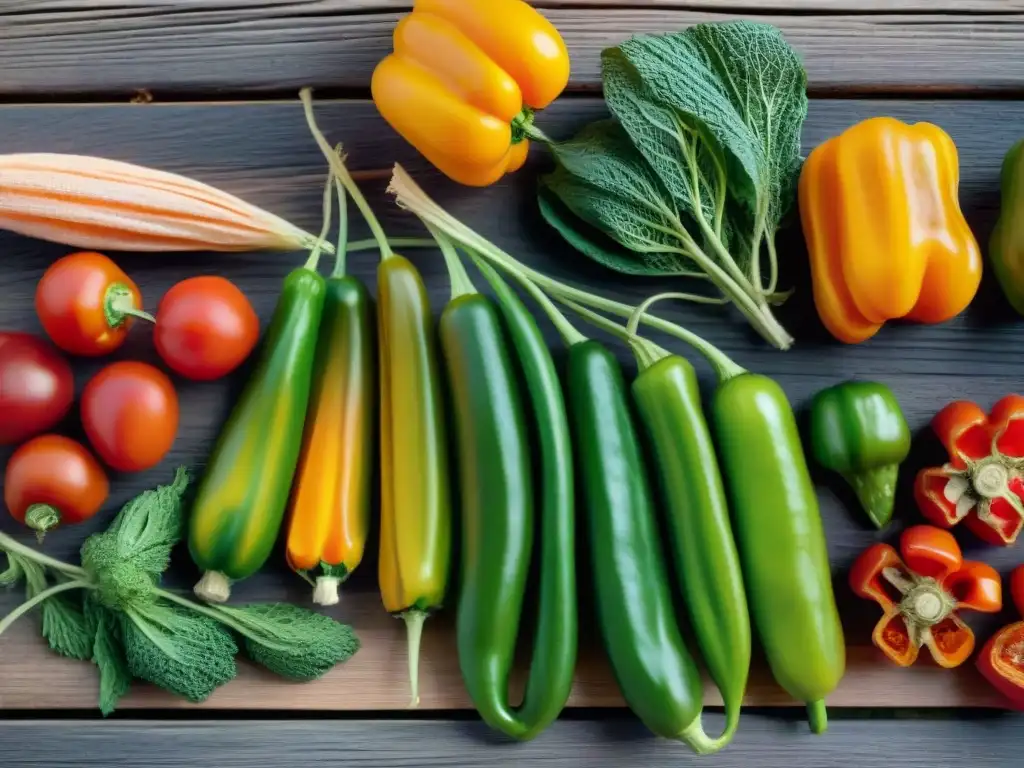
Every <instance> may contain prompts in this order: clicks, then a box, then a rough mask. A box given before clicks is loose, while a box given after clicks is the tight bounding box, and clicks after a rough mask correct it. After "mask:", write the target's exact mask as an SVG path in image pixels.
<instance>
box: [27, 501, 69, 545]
mask: <svg viewBox="0 0 1024 768" xmlns="http://www.w3.org/2000/svg"><path fill="white" fill-rule="evenodd" d="M60 520H61V517H60V512H59V511H58V510H57V508H56V507H53V506H51V505H49V504H32V505H31V506H29V508H28V509H26V510H25V525H27V526H28V527H29V528H31V529H32V530H33V531H35V532H36V538H37V539H39V543H40V544H41V543H42V542H43V537H44V536H46V533H47V531H52V530H53V529H54V528H56V527H57V526H58V525H60Z"/></svg>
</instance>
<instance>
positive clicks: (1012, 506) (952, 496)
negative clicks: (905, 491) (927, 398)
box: [914, 394, 1024, 546]
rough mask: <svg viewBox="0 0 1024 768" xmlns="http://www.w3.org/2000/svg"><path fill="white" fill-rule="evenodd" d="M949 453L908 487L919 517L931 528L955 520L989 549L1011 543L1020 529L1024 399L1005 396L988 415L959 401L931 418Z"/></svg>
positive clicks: (1022, 522)
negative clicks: (912, 488) (914, 500)
mask: <svg viewBox="0 0 1024 768" xmlns="http://www.w3.org/2000/svg"><path fill="white" fill-rule="evenodd" d="M932 429H933V430H934V431H935V434H936V435H937V436H938V438H939V440H941V441H942V443H943V445H944V446H945V448H946V451H947V453H948V454H949V461H948V462H947V463H946V464H944V465H943V466H941V467H930V468H927V469H922V470H921V471H920V472H919V473H918V475H917V480H916V482H915V483H914V497H915V498H916V500H917V505H918V507H919V508H920V509H921V513H922V514H923V515H924V516H925V517H926V518H927V519H928V521H929V522H931V523H932V524H933V525H937V526H940V527H942V528H952V527H953V526H955V525H957V524H959V523H960V522H961V521H962V522H963V523H964V524H965V525H966V526H967V528H968V529H969V530H970V531H971V532H972V533H974V534H975V535H976V536H978V537H979V538H980V539H982V540H983V541H985V542H987V543H989V544H996V545H1002V546H1007V545H1010V544H1013V543H1014V542H1015V541H1016V540H1017V536H1018V535H1019V534H1020V531H1021V528H1024V397H1022V396H1020V395H1016V394H1011V395H1007V396H1006V397H1004V398H1003V399H1002V400H1000V401H999V402H997V403H996V404H995V405H994V406H993V408H992V410H991V412H990V413H989V414H988V415H986V414H985V412H984V411H983V410H982V409H981V408H980V407H979V406H978V405H977V404H976V403H972V402H968V401H965V400H958V401H955V402H952V403H950V404H949V405H947V406H946V407H945V408H943V409H942V410H941V411H939V412H938V413H937V414H936V415H935V417H934V418H933V419H932Z"/></svg>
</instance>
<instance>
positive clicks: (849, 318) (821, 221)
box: [799, 117, 982, 344]
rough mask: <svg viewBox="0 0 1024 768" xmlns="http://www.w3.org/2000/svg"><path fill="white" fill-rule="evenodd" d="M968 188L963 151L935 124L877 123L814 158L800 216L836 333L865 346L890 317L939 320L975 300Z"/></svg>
mask: <svg viewBox="0 0 1024 768" xmlns="http://www.w3.org/2000/svg"><path fill="white" fill-rule="evenodd" d="M959 181H960V168H959V161H958V158H957V151H956V145H954V143H953V140H952V139H951V138H950V137H949V135H948V134H946V133H945V132H944V131H943V130H942V129H941V128H939V127H937V126H935V125H931V124H929V123H915V124H912V125H908V124H907V123H903V122H901V121H899V120H896V119H895V118H892V117H873V118H870V119H868V120H864V121H862V122H860V123H857V124H856V125H854V126H852V127H851V128H848V129H847V130H846V131H844V132H843V133H841V134H840V135H839V136H836V137H834V138H832V139H829V140H828V141H826V142H824V143H823V144H821V145H819V146H818V147H816V148H815V149H814V150H813V151H812V152H811V154H810V155H809V156H808V158H807V161H806V162H805V163H804V166H803V170H802V171H801V173H800V183H799V197H800V217H801V221H802V224H803V231H804V237H805V238H806V240H807V249H808V254H809V256H810V262H811V278H812V283H813V287H814V302H815V305H816V307H817V310H818V315H819V316H820V317H821V320H822V322H823V323H824V325H825V327H826V328H827V329H828V330H829V332H830V333H831V334H832V335H833V336H835V337H836V338H837V339H839V340H840V341H843V342H846V343H849V344H856V343H859V342H862V341H864V340H865V339H868V338H871V337H872V336H874V335H875V334H876V333H877V332H878V330H879V329H880V328H881V327H882V325H883V324H884V323H885V322H886V321H888V320H894V319H897V318H903V319H906V320H912V321H916V322H920V323H940V322H943V321H945V320H948V319H950V318H951V317H953V316H955V315H957V314H959V313H960V312H961V311H962V310H963V309H964V308H965V307H966V306H967V305H968V304H969V303H970V302H971V299H973V298H974V295H975V293H977V290H978V286H979V284H980V282H981V272H982V261H981V252H980V249H979V248H978V243H977V241H976V240H975V238H974V235H973V234H972V232H971V229H970V227H969V226H968V225H967V221H966V220H965V219H964V216H963V213H962V212H961V210H960V202H959V198H958V187H959Z"/></svg>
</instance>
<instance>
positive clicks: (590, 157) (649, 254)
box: [542, 120, 693, 274]
mask: <svg viewBox="0 0 1024 768" xmlns="http://www.w3.org/2000/svg"><path fill="white" fill-rule="evenodd" d="M554 153H555V158H556V159H557V161H558V167H556V168H555V170H554V171H553V172H551V173H549V174H547V175H546V176H545V177H544V178H543V180H542V184H543V185H544V186H546V187H547V188H548V189H550V190H551V191H552V192H553V193H554V194H555V195H556V196H557V197H558V198H559V199H560V200H561V201H562V202H563V203H564V204H565V206H566V207H567V208H568V209H569V210H571V211H572V212H573V213H574V214H575V215H577V216H579V217H580V218H581V219H583V220H584V221H585V222H587V223H588V224H590V225H591V226H593V227H596V228H597V229H599V230H601V231H602V232H604V233H605V234H606V235H607V236H608V237H609V238H611V239H612V240H614V241H616V242H618V243H619V244H620V245H622V246H623V247H624V248H626V249H628V250H629V251H631V252H633V254H634V258H633V260H627V259H623V260H621V263H619V264H617V265H615V264H609V266H616V268H618V269H619V271H623V272H629V273H633V274H679V273H684V272H687V271H691V270H692V268H693V267H692V264H691V263H690V259H689V258H687V256H686V252H685V246H686V240H685V237H686V235H685V233H684V232H683V229H682V226H681V224H680V221H679V212H678V209H677V208H676V206H675V204H674V203H673V202H672V200H671V198H670V197H669V195H668V194H667V192H666V190H665V188H664V186H663V185H662V183H661V181H660V180H659V179H658V177H657V176H656V175H655V174H654V173H652V172H651V170H650V167H649V166H648V165H647V163H646V162H645V161H644V159H643V156H642V155H640V154H639V153H638V152H637V151H636V148H635V147H633V145H632V144H630V142H629V138H628V136H627V135H626V133H625V132H624V131H623V130H622V127H621V126H620V125H619V124H618V123H616V122H615V121H613V120H600V121H598V122H595V123H591V124H590V125H588V126H586V127H585V128H583V129H582V130H581V131H580V132H579V134H577V135H576V136H575V137H574V138H572V139H570V140H569V141H566V142H562V143H560V144H558V145H557V146H556V147H555V148H554Z"/></svg>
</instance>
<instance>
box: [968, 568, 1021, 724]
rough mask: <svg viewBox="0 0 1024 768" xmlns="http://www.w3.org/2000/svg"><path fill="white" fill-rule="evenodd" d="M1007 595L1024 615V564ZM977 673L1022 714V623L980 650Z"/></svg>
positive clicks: (1015, 576)
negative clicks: (1010, 595) (1010, 596)
mask: <svg viewBox="0 0 1024 768" xmlns="http://www.w3.org/2000/svg"><path fill="white" fill-rule="evenodd" d="M1010 594H1012V595H1013V604H1014V605H1015V606H1016V607H1017V612H1018V613H1019V614H1021V616H1024V565H1021V566H1018V568H1017V570H1015V571H1014V572H1013V574H1012V575H1011V576H1010ZM976 663H977V666H978V670H979V671H980V672H981V674H982V675H983V676H984V677H985V679H986V680H988V681H989V682H990V683H991V684H992V686H993V687H994V688H995V689H996V690H997V691H999V692H1000V693H1001V694H1003V696H1005V697H1006V698H1007V700H1008V701H1009V705H1010V706H1011V707H1012V708H1013V709H1019V710H1021V711H1024V621H1018V622H1017V623H1015V624H1010V625H1009V626H1006V627H1003V628H1002V629H1001V630H999V631H998V632H997V633H996V634H995V635H993V636H992V639H990V640H989V641H988V642H987V643H985V647H984V648H983V649H982V650H981V654H979V656H978V661H977V662H976Z"/></svg>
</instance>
